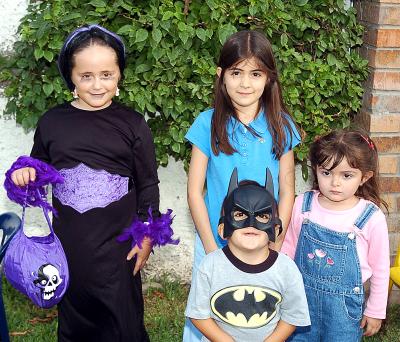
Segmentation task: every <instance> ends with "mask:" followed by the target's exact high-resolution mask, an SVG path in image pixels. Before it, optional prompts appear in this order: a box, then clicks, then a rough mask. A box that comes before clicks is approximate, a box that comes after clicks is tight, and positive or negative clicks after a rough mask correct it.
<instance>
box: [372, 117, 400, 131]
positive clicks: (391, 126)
mask: <svg viewBox="0 0 400 342" xmlns="http://www.w3.org/2000/svg"><path fill="white" fill-rule="evenodd" d="M364 127H365V126H364ZM366 129H368V130H369V131H370V132H371V133H397V132H400V114H385V115H379V114H369V126H367V128H366Z"/></svg>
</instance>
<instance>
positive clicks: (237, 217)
mask: <svg viewBox="0 0 400 342" xmlns="http://www.w3.org/2000/svg"><path fill="white" fill-rule="evenodd" d="M232 216H233V219H234V220H235V221H243V220H245V219H247V215H246V214H245V213H244V212H243V211H240V210H235V211H234V212H233V215H232Z"/></svg>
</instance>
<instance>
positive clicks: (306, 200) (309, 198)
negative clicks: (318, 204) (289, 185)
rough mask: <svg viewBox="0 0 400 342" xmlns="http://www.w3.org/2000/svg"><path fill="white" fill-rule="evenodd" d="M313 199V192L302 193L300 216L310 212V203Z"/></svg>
mask: <svg viewBox="0 0 400 342" xmlns="http://www.w3.org/2000/svg"><path fill="white" fill-rule="evenodd" d="M313 197H314V191H307V192H305V193H304V197H303V204H302V206H301V213H302V214H304V213H306V212H309V211H311V203H312V199H313Z"/></svg>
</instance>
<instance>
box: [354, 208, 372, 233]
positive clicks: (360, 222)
mask: <svg viewBox="0 0 400 342" xmlns="http://www.w3.org/2000/svg"><path fill="white" fill-rule="evenodd" d="M377 210H378V207H377V206H376V205H375V204H373V203H369V204H368V205H367V206H366V207H365V208H364V210H363V212H362V213H361V214H360V216H358V218H357V219H356V222H354V225H355V226H356V227H357V228H358V229H360V230H362V229H363V228H364V226H365V224H366V223H367V222H368V220H369V219H370V218H371V216H372V215H373V213H374V212H375V211H377Z"/></svg>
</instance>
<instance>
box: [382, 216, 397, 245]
mask: <svg viewBox="0 0 400 342" xmlns="http://www.w3.org/2000/svg"><path fill="white" fill-rule="evenodd" d="M384 212H385V211H384ZM398 216H399V215H398V214H395V213H391V214H389V216H387V217H386V221H387V225H388V231H389V236H390V235H394V233H400V223H399V222H400V218H399V217H398ZM396 246H397V244H396Z"/></svg>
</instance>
